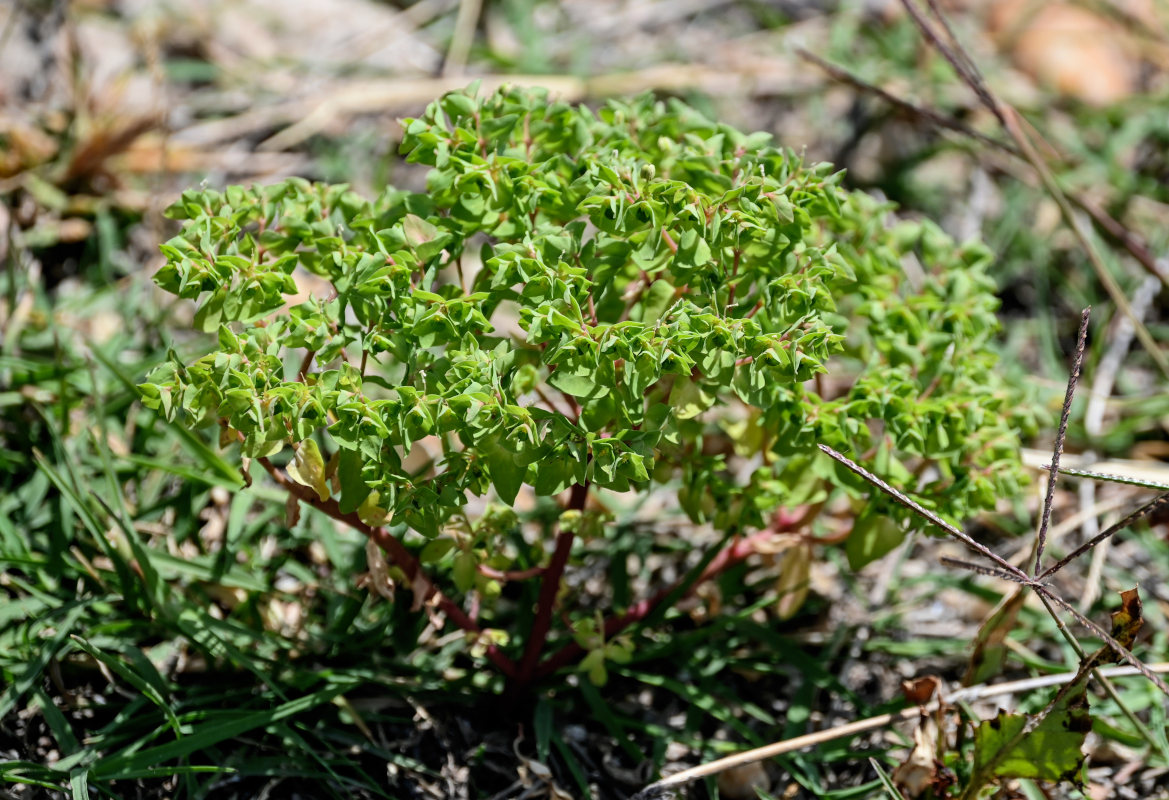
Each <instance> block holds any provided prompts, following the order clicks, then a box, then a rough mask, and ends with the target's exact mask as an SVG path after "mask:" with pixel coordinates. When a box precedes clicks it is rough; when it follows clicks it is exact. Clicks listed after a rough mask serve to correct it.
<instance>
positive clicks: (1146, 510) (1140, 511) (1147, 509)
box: [1035, 492, 1169, 580]
mask: <svg viewBox="0 0 1169 800" xmlns="http://www.w3.org/2000/svg"><path fill="white" fill-rule="evenodd" d="M1165 505H1169V492H1166V493H1165V494H1159V495H1157V496H1156V497H1154V498H1153V499H1152V500H1150V501H1149V502H1147V503H1145V504H1143V505H1141V506H1138V507H1137V508H1136V509H1135V510H1133V511H1131V512H1129V514H1128V515H1127V516H1125V517H1124V518H1123V519H1121V520H1120V521H1119V522H1117V523H1115V524H1113V525H1109V526H1108V527H1107V528H1105V529H1104V530H1102V531H1101V532H1100V533H1099V534H1097V535H1096V536H1095V537H1094V538H1092V539H1089V540H1088V541H1086V542H1084V543H1083V544H1082V545H1080V546H1079V547H1077V548H1076V549H1075V550H1073V551H1072V552H1070V553H1068V554H1067V555H1066V556H1064V557H1063V558H1061V559H1060V560H1059V561H1057V562H1055V563H1054V564H1052V565H1051V566H1050V567H1048V568H1047V569H1045V570H1044V571H1043V572H1042V573H1040V574H1039V575H1036V576H1035V577H1036V579H1037V580H1043V579H1044V578H1048V577H1051V576H1052V575H1054V574H1055V573H1057V572H1059V571H1060V570H1061V569H1063V568H1064V567H1066V566H1067V565H1068V564H1070V563H1071V562H1072V561H1075V560H1076V559H1077V558H1079V557H1080V556H1082V555H1083V554H1084V553H1086V552H1088V551H1089V550H1091V549H1092V548H1093V547H1095V546H1096V545H1098V544H1100V543H1101V542H1103V541H1104V540H1105V539H1107V538H1108V537H1110V536H1112V535H1114V534H1116V533H1119V532H1120V531H1122V530H1124V529H1125V528H1127V527H1129V526H1131V525H1132V524H1133V523H1134V522H1136V521H1138V520H1140V519H1142V518H1144V517H1147V516H1148V515H1149V514H1151V513H1153V512H1154V511H1156V510H1158V509H1160V508H1162V507H1164V506H1165Z"/></svg>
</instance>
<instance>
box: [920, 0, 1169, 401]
mask: <svg viewBox="0 0 1169 800" xmlns="http://www.w3.org/2000/svg"><path fill="white" fill-rule="evenodd" d="M901 4H902V5H903V6H904V7H905V9H906V11H907V12H908V13H909V16H910V17H911V18H912V19H913V21H914V23H915V24H916V25H917V27H918V30H920V31H921V33H922V35H923V36H925V37H926V39H928V40H929V41H930V42H931V43H932V44H933V45H934V47H935V48H937V50H938V52H939V53H941V54H942V55H943V57H945V59H946V60H947V61H949V62H950V65H951V66H952V67H953V68H954V70H955V71H956V72H957V73H958V76H959V77H960V78H961V79H962V81H963V82H964V83H965V84H966V85H967V86H968V87H969V88H970V89H971V91H973V92H974V93H975V94H976V95H977V96H978V99H979V100H980V101H981V102H982V104H983V105H984V106H985V107H986V108H987V110H989V111H990V112H991V113H992V114H994V115H995V117H996V118H997V119H998V120H999V122H1000V123H1002V126H1003V128H1004V129H1005V130H1006V132H1007V133H1008V134H1009V135H1010V137H1011V139H1013V140H1014V142H1015V145H1016V147H1018V149H1019V150H1020V152H1022V154H1023V157H1024V159H1025V160H1026V161H1027V162H1028V163H1029V164H1030V165H1031V167H1032V168H1033V169H1034V170H1035V172H1036V174H1038V176H1039V179H1040V181H1042V182H1043V185H1044V188H1046V189H1047V193H1048V194H1049V195H1051V198H1052V199H1053V200H1055V202H1056V205H1058V206H1059V210H1060V213H1061V215H1062V216H1063V218H1064V222H1065V223H1066V224H1067V226H1068V227H1069V228H1070V229H1071V231H1072V235H1073V236H1075V237H1076V241H1077V242H1079V244H1080V246H1081V247H1082V248H1083V250H1084V253H1085V254H1086V255H1087V257H1088V262H1089V263H1090V264H1091V265H1092V269H1093V271H1094V272H1095V273H1096V277H1097V279H1099V281H1100V284H1101V285H1102V286H1103V287H1104V290H1105V291H1106V292H1107V293H1108V296H1109V297H1111V298H1112V302H1114V303H1116V306H1117V308H1119V309H1120V310H1121V311H1122V312H1123V313H1124V315H1125V316H1126V317H1128V318H1129V320H1130V321H1131V322H1132V325H1133V330H1134V331H1135V333H1136V336H1137V339H1139V340H1140V343H1141V346H1142V347H1143V348H1144V349H1145V350H1146V351H1147V352H1148V354H1149V357H1150V358H1152V359H1153V361H1154V363H1156V365H1157V368H1158V369H1160V370H1161V373H1162V374H1163V375H1165V376H1166V377H1167V378H1169V358H1166V356H1165V354H1164V353H1162V352H1161V350H1160V348H1158V347H1157V343H1156V342H1155V341H1154V340H1153V337H1152V335H1151V334H1150V333H1149V330H1148V328H1146V327H1145V324H1144V323H1143V322H1142V321H1141V320H1140V319H1139V318H1138V317H1137V315H1136V313H1135V312H1134V311H1133V309H1132V306H1131V304H1130V303H1129V302H1128V298H1127V297H1125V295H1124V292H1123V291H1121V289H1120V286H1119V284H1117V282H1116V279H1115V278H1113V277H1112V273H1110V272H1109V271H1108V268H1107V267H1106V266H1105V265H1104V262H1103V260H1102V259H1101V258H1100V254H1099V253H1097V252H1096V248H1095V247H1094V246H1093V245H1092V243H1091V242H1090V241H1089V240H1088V237H1087V236H1086V235H1085V234H1084V231H1083V230H1082V229H1081V227H1080V224H1079V221H1078V220H1077V219H1076V217H1075V214H1074V213H1073V211H1072V207H1071V203H1070V202H1069V201H1068V198H1067V196H1066V195H1065V194H1064V191H1063V189H1062V188H1061V187H1060V186H1059V184H1058V182H1057V181H1056V180H1055V177H1054V176H1053V175H1052V174H1051V170H1050V169H1048V166H1047V162H1046V161H1045V160H1044V159H1043V158H1042V157H1041V156H1040V155H1039V153H1038V152H1036V150H1035V147H1034V146H1033V145H1032V143H1031V139H1030V138H1029V137H1028V136H1027V135H1026V134H1025V133H1024V132H1023V129H1022V126H1021V125H1020V116H1019V113H1018V112H1017V111H1015V109H1014V108H1012V107H1011V106H1009V105H1007V104H1005V103H1003V102H1002V101H1001V100H999V99H998V98H996V97H995V96H994V95H993V94H992V93H991V91H990V89H989V88H988V87H987V85H986V82H985V81H984V80H983V79H982V75H981V74H980V73H979V72H978V68H977V67H976V66H974V62H973V60H972V59H971V58H970V56H969V55H968V54H967V53H966V50H965V48H963V47H962V44H961V43H960V42H959V41H958V40H957V38H955V37H953V36H951V44H952V45H953V47H952V48H951V46H950V44H947V43H946V42H944V41H942V37H941V36H940V34H939V33H938V32H937V31H936V30H935V29H934V28H933V26H932V25H931V24H930V23H929V21H928V20H926V19H925V17H924V16H923V15H922V13H921V10H920V9H919V8H918V7H917V4H916V3H915V2H914V0H901ZM930 5H931V8H932V9H933V11H934V14H935V16H937V17H938V18H939V19H940V20H942V22H943V25H944V27H945V28H946V30H947V31H949V23H948V22H946V21H945V19H946V18H945V14H944V13H943V12H942V10H941V8H940V7H938V6H937V5H936V3H932V2H931V4H930Z"/></svg>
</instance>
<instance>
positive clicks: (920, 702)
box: [901, 675, 942, 706]
mask: <svg viewBox="0 0 1169 800" xmlns="http://www.w3.org/2000/svg"><path fill="white" fill-rule="evenodd" d="M941 685H942V679H941V678H939V677H938V676H937V675H925V676H923V677H920V678H914V679H913V680H911V681H902V682H901V691H902V692H903V693H904V694H905V699H906V701H907V702H910V703H913V704H914V705H915V706H924V705H925V704H926V703H928V702H929V701H930V698H931V697H933V696H934V693H935V692H937V691H938V687H940V686H941Z"/></svg>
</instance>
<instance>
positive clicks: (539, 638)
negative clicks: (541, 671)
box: [517, 483, 589, 685]
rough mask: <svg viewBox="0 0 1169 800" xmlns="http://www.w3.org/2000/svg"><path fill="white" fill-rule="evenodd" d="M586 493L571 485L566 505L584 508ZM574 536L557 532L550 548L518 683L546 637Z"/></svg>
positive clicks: (530, 671) (526, 678)
mask: <svg viewBox="0 0 1169 800" xmlns="http://www.w3.org/2000/svg"><path fill="white" fill-rule="evenodd" d="M588 495H589V487H588V485H587V484H580V483H578V484H574V485H573V487H572V492H571V494H570V495H569V498H568V508H569V509H570V510H571V509H575V510H577V511H583V510H584V507H585V500H586V499H587V498H588ZM573 538H574V536H573V533H572V531H566V530H563V529H562V530H561V531H560V532H559V533H557V534H556V549H555V550H553V551H552V560H551V561H549V562H548V567H547V569H545V570H544V579H543V580H542V581H541V583H540V597H539V599H538V600H537V602H536V618H535V619H534V620H533V621H532V629H531V631H530V632H529V633H528V643H527V645H526V646H525V648H524V658H523V661H521V662H520V668H519V674H518V675H517V679H518V681H519V683H520V684H521V685H523V684H526V683H529V682H530V681H531V679H532V678H533V677H534V675H535V669H536V662H537V661H538V660H539V658H540V653H541V652H543V650H544V643H545V642H546V641H547V639H548V630H549V628H550V627H551V626H552V612H553V610H554V607H555V605H556V595H557V593H558V592H559V591H560V580H561V579H562V578H563V577H564V568H565V567H566V566H567V565H568V556H569V554H570V553H571V552H572V542H573Z"/></svg>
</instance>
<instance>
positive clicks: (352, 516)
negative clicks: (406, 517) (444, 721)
mask: <svg viewBox="0 0 1169 800" xmlns="http://www.w3.org/2000/svg"><path fill="white" fill-rule="evenodd" d="M258 461H259V462H260V464H261V465H262V466H263V467H264V469H266V470H267V471H268V474H269V475H271V476H272V480H274V481H276V483H278V484H279V485H280V487H281V488H283V489H284V490H285V491H287V492H289V493H290V494H292V495H294V496H295V497H296V498H297V499H298V500H300V501H301V502H302V503H305V504H306V505H310V506H312V507H313V508H315V509H317V510H318V511H323V512H324V513H326V514H328V515H329V516H330V517H332V518H333V519H335V520H338V521H340V522H344V523H345V524H346V525H348V526H349V527H351V528H353V529H354V530H357V531H360V532H361V533H362V534H364V535H365V536H366V537H367V538H368V539H369V540H370V541H372V542H373V543H374V544H376V545H377V546H378V547H380V548H381V549H382V550H384V551H385V553H386V555H387V556H389V559H390V562H391V563H392V564H394V566H396V567H398V568H399V569H401V570H402V572H404V573H406V578H407V579H408V580H409V581H410V588H411V589H412V590H413V591H414V592H415V593H418V594H419V595H421V597H420V600H421V602H424V603H425V602H433V603H434V604H435V605H436V606H438V608H439V609H440V610H441V611H442V612H443V613H445V614H446V615H447V616H448V617H450V619H451V620H452V621H453V622H454V623H455V624H456V625H458V626H459V627H460V628H462V629H463V630H465V631H467V632H468V633H473V634H475V635H478V634H480V633H481V632H482V631H481V630H480V629H479V626H478V625H477V624H475V621H474V620H473V619H471V618H470V617H469V616H468V615H467V613H466V612H465V611H463V609H461V608H460V607H459V606H458V604H457V603H455V602H454V601H453V600H451V599H450V598H449V597H447V596H446V595H445V594H443V593H442V590H440V589H439V588H438V586H436V585H435V583H434V581H433V580H431V579H430V576H429V575H427V574H426V571H425V570H424V569H423V568H422V563H421V562H420V561H419V560H418V559H417V558H415V557H414V555H413V554H412V553H411V552H410V551H409V550H407V549H406V546H405V545H404V544H402V543H401V542H400V541H399V540H398V538H397V537H396V536H394V535H393V534H392V533H390V532H389V531H388V530H386V529H385V528H383V527H374V526H372V525H369V524H366V523H365V522H364V521H362V519H361V517H359V516H358V515H357V512H355V511H350V512H348V513H346V512H343V511H342V510H341V507H340V506H339V505H338V504H337V501H336V500H334V499H333V498H331V497H330V498H328V499H327V500H322V499H321V498H320V497H319V496H318V495H317V493H316V491H315V490H313V489H310V488H309V487H308V486H301V485H300V484H299V483H297V482H295V481H294V480H292V479H291V478H289V477H288V476H287V475H285V474H284V472H283V471H281V470H280V469H279V468H278V467H277V466H276V465H275V464H273V463H272V462H271V461H270V460H268V459H267V458H261V459H258ZM487 657H488V658H489V659H490V660H491V662H492V663H494V664H495V665H496V666H497V667H499V670H500V672H502V673H503V674H504V675H506V676H507V677H509V678H511V677H514V676H515V674H516V666H515V662H514V661H512V660H511V659H510V658H508V657H507V655H506V654H504V653H503V651H501V650H500V649H499V648H498V647H496V646H495V645H488V647H487Z"/></svg>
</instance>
